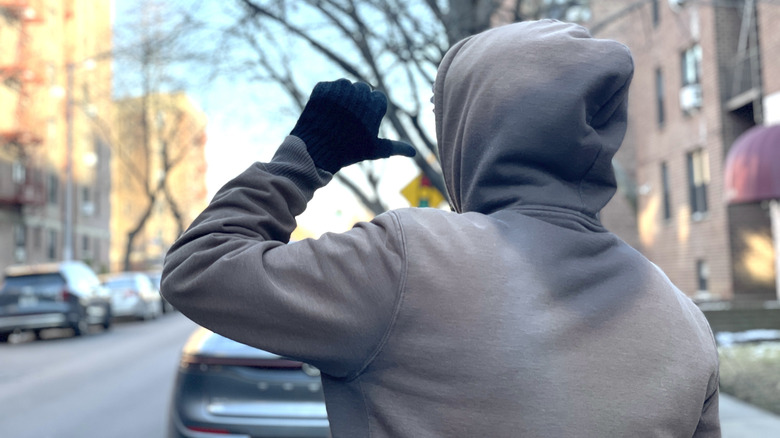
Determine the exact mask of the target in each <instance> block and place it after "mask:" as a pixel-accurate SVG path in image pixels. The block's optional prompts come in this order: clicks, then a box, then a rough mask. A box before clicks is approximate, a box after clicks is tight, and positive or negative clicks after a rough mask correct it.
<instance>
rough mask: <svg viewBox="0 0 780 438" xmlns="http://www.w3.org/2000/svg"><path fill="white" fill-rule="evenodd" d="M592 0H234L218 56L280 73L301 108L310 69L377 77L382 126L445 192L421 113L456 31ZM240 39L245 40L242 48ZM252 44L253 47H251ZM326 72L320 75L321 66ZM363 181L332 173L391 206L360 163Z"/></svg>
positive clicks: (233, 64) (375, 175) (271, 75)
mask: <svg viewBox="0 0 780 438" xmlns="http://www.w3.org/2000/svg"><path fill="white" fill-rule="evenodd" d="M586 3H587V0H565V1H547V0H525V1H523V0H514V1H509V0H450V1H441V0H416V1H410V0H236V2H235V3H234V4H231V8H230V10H231V12H232V13H233V16H234V18H235V20H234V21H233V22H232V24H231V25H229V26H228V27H227V28H225V29H223V35H224V40H223V41H222V44H221V45H220V46H219V49H218V51H217V53H218V54H219V59H218V60H217V62H216V63H217V64H219V65H222V66H228V67H227V68H228V69H231V70H232V71H233V72H236V71H241V72H251V77H250V78H251V79H253V80H258V81H266V82H269V83H274V84H276V85H278V86H279V87H281V89H283V90H284V91H285V92H286V94H287V96H288V97H289V99H290V102H291V103H292V105H293V106H294V107H295V108H296V109H297V110H301V109H302V108H303V106H304V105H305V103H306V98H307V96H308V93H309V91H310V90H311V88H312V87H313V85H314V84H313V83H311V81H312V79H311V76H312V74H311V72H312V70H314V69H316V70H317V71H318V72H320V71H321V72H323V74H325V73H326V72H327V73H328V74H331V75H332V76H333V77H337V76H344V77H349V78H350V79H352V80H359V81H363V82H367V83H369V84H371V85H372V86H373V87H375V88H376V89H379V90H382V91H384V92H385V93H386V94H387V96H388V113H387V116H386V121H387V124H386V125H383V126H385V127H386V129H389V130H391V131H393V132H394V134H395V136H396V137H397V138H399V139H401V140H405V141H408V142H409V143H411V144H413V145H414V146H415V147H416V149H417V151H418V154H417V156H416V157H415V158H414V162H415V164H416V165H417V167H419V169H420V171H421V172H422V173H423V174H424V175H425V176H427V177H428V179H429V180H430V181H431V182H432V184H433V185H434V186H435V187H436V188H437V189H438V190H439V191H440V192H442V193H446V189H445V187H444V180H443V178H442V176H441V170H440V168H439V167H438V160H437V155H438V153H437V149H436V141H435V138H434V133H433V132H432V129H431V128H432V126H431V125H432V123H430V120H426V117H429V115H428V114H425V113H424V109H425V108H430V106H429V105H428V104H427V101H428V100H429V99H430V97H431V95H432V92H431V89H432V85H433V81H434V78H435V74H436V69H437V67H438V64H439V62H440V61H441V59H442V57H443V56H444V54H445V53H446V51H447V49H448V48H449V47H450V46H451V45H452V44H453V43H455V42H457V41H458V40H460V39H462V38H464V37H466V36H469V35H472V34H475V33H478V32H481V31H483V30H485V29H488V28H490V27H491V26H494V25H496V24H501V23H508V22H514V21H520V20H524V19H531V18H539V17H541V16H552V17H554V18H558V17H556V15H558V16H560V15H562V14H565V13H566V11H569V10H572V9H573V8H576V7H582V5H583V4H586ZM237 47H239V48H237ZM247 49H249V50H247ZM321 77H322V76H321ZM359 166H360V168H361V170H362V174H363V176H364V178H363V180H364V181H362V182H358V181H355V180H353V179H352V178H348V177H345V176H344V175H341V174H338V175H336V177H337V178H338V179H339V180H340V181H341V182H342V183H343V184H344V185H345V186H346V187H347V188H348V189H349V190H350V191H352V192H353V193H354V194H355V196H356V197H357V198H358V199H359V200H360V202H361V203H362V204H363V205H364V206H366V207H367V208H368V209H370V210H371V211H373V212H374V213H376V214H378V213H381V212H382V211H385V210H386V209H387V206H386V205H385V203H384V202H383V200H382V199H381V197H380V196H379V192H378V184H379V181H380V180H381V177H382V175H381V174H380V173H379V172H378V171H377V170H376V168H375V166H374V164H373V163H370V162H369V163H361V164H359Z"/></svg>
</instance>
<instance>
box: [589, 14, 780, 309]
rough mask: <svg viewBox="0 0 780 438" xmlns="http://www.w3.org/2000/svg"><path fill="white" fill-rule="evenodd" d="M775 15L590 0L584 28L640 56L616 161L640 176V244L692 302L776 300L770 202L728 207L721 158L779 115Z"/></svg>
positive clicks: (636, 177)
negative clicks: (740, 138)
mask: <svg viewBox="0 0 780 438" xmlns="http://www.w3.org/2000/svg"><path fill="white" fill-rule="evenodd" d="M778 14H780V4H775V3H772V2H762V1H758V2H756V1H753V0H739V1H715V2H704V1H694V0H671V1H670V0H644V1H633V0H632V1H629V0H625V1H612V0H592V1H591V2H590V14H589V15H590V16H589V20H588V21H587V22H586V23H585V25H586V26H587V27H589V28H590V29H591V32H592V33H593V34H594V35H595V36H597V37H602V38H612V39H615V40H618V41H621V42H623V43H625V44H626V45H627V46H628V47H630V49H631V51H632V53H633V55H634V60H635V67H636V69H635V76H634V80H633V84H632V91H631V94H630V98H629V131H628V133H627V136H626V140H625V143H624V148H623V149H624V150H623V151H622V152H621V154H622V155H619V156H618V157H617V160H616V161H617V164H618V166H619V167H622V168H625V169H627V174H628V175H629V176H630V177H631V178H630V179H631V180H632V181H634V182H635V187H636V214H637V215H636V219H637V225H638V226H637V230H638V241H637V244H636V247H637V249H639V250H640V251H642V252H643V253H644V254H645V255H647V256H648V257H649V258H650V259H651V260H652V261H654V262H655V263H656V264H658V265H659V266H660V267H661V268H662V269H663V270H664V271H665V272H666V273H667V274H668V275H669V277H670V278H671V280H672V281H673V282H675V283H676V284H677V285H678V286H679V287H680V288H681V289H682V290H683V291H685V292H686V293H687V294H689V295H690V296H691V297H693V298H695V299H700V300H718V299H735V300H756V299H758V300H763V299H773V298H774V297H775V290H774V284H775V275H776V274H775V272H774V271H775V269H774V265H773V264H774V257H775V255H774V251H773V249H772V235H771V229H770V222H769V215H768V212H767V208H766V205H764V204H761V203H750V204H739V205H731V206H729V205H727V204H726V202H725V198H724V160H725V157H726V154H727V153H728V151H729V148H730V147H731V145H732V144H733V143H734V140H735V139H736V138H737V137H738V136H739V135H740V134H741V133H743V132H745V131H746V130H747V129H749V128H750V127H752V126H754V125H756V124H762V123H778V122H780V120H779V119H780V61H779V60H778V57H777V56H773V55H772V54H776V53H778V49H780V47H779V46H778V40H779V39H780V38H779V37H778V36H777V34H776V32H775V31H774V30H773V27H772V26H773V23H777V20H778V18H780V15H778ZM608 213H609V212H605V214H608ZM605 223H607V221H606V218H605ZM627 240H629V239H627Z"/></svg>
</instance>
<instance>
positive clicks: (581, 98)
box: [162, 20, 720, 438]
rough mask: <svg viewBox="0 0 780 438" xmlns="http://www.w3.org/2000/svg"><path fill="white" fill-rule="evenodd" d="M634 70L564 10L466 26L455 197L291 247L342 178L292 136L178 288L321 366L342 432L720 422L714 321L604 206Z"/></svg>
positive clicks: (204, 244) (179, 295)
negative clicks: (620, 231) (622, 232)
mask: <svg viewBox="0 0 780 438" xmlns="http://www.w3.org/2000/svg"><path fill="white" fill-rule="evenodd" d="M632 73H633V61H632V58H631V55H630V53H629V51H628V50H627V49H626V47H624V46H623V45H621V44H618V43H616V42H613V41H606V40H599V39H594V38H591V37H590V35H589V34H588V32H587V30H585V29H584V28H582V27H579V26H575V25H571V24H565V23H561V22H557V21H552V20H544V21H539V22H523V23H518V24H513V25H508V26H504V27H500V28H496V29H493V30H489V31H486V32H484V33H481V34H478V35H476V36H473V37H470V38H468V39H466V40H464V41H461V42H460V43H458V44H456V45H455V46H454V47H453V48H452V49H451V50H450V51H449V52H448V53H447V55H446V56H445V58H444V60H443V62H442V63H441V66H440V69H439V72H438V76H437V78H436V85H435V92H434V101H435V108H436V109H435V111H436V132H437V136H438V142H439V149H440V153H441V162H442V167H443V172H444V177H445V180H446V182H447V187H448V191H449V196H450V198H451V200H452V204H453V207H454V209H455V210H456V211H455V212H449V211H442V210H438V209H401V210H395V211H391V212H388V213H385V214H382V215H379V216H377V217H376V218H375V219H373V220H372V221H371V222H366V223H359V224H357V225H355V227H354V228H353V229H351V230H350V231H348V232H345V233H339V234H335V233H332V234H325V235H323V236H322V237H321V238H319V239H306V240H303V241H298V242H294V243H288V240H289V237H290V234H291V233H292V231H293V229H294V228H295V226H296V223H295V217H296V215H298V214H300V213H301V212H303V210H304V209H305V207H306V203H307V202H308V201H309V200H310V199H311V197H312V195H313V193H314V191H315V190H316V189H317V188H319V187H321V186H323V185H325V184H326V183H327V182H328V181H329V180H330V178H331V177H332V175H330V174H329V173H327V172H325V171H322V170H320V169H317V168H315V166H314V164H313V162H312V160H311V158H310V157H309V155H308V154H307V152H306V147H305V144H304V143H303V142H302V141H301V140H300V139H299V138H296V137H293V136H290V137H288V138H287V139H285V141H284V142H283V143H282V145H281V146H280V148H279V150H278V151H277V153H276V155H275V156H274V158H273V159H272V160H271V162H269V163H255V164H254V165H252V166H251V167H250V168H249V169H247V170H246V171H245V172H244V173H242V174H240V175H239V176H237V177H236V178H235V179H234V180H232V181H230V182H229V183H227V184H226V185H225V186H224V187H223V188H222V189H221V190H220V191H219V192H218V193H217V195H216V196H215V197H214V199H213V201H212V202H211V204H210V205H209V206H208V207H207V208H206V210H205V211H204V212H203V213H202V214H201V215H200V216H199V217H198V218H197V219H196V220H195V221H194V223H193V224H192V226H191V227H190V228H189V229H188V230H187V231H186V233H184V234H183V235H182V237H181V238H180V239H179V240H178V241H177V242H176V243H175V244H174V245H173V247H172V248H171V249H170V251H169V253H168V255H167V258H166V263H165V268H164V272H163V281H162V291H163V295H164V296H165V298H166V299H168V300H169V301H170V302H171V303H172V304H173V305H174V306H176V307H177V308H178V309H180V310H181V311H182V312H183V313H184V314H185V315H187V316H188V317H190V318H191V319H192V320H194V321H195V322H197V323H198V324H201V325H203V326H205V327H207V328H210V329H212V330H214V331H216V332H218V333H221V334H223V335H225V336H227V337H230V338H232V339H235V340H237V341H239V342H243V343H246V344H249V345H252V346H255V347H258V348H262V349H265V350H269V351H272V352H275V353H277V354H281V355H285V356H290V357H293V358H297V359H299V360H302V361H305V362H309V363H311V364H313V365H315V366H317V367H318V368H320V370H321V371H322V373H323V374H322V376H323V384H324V390H325V397H326V404H327V409H328V415H329V419H330V422H331V429H332V432H333V436H334V437H374V438H384V437H415V438H417V437H556V438H559V437H593V438H603V437H627V436H631V437H680V438H682V437H693V436H695V437H718V436H720V432H719V421H718V357H717V351H716V346H715V342H714V340H713V337H712V333H711V331H710V328H709V326H708V324H707V321H706V320H705V318H704V317H703V315H702V313H701V312H700V311H699V309H698V308H697V307H696V306H695V305H694V303H693V302H691V300H690V299H688V298H687V297H686V296H685V295H684V294H682V293H681V292H680V291H679V290H678V289H677V288H676V287H675V286H674V285H673V284H672V283H671V282H670V281H669V280H668V278H667V277H666V276H665V275H664V273H663V272H661V271H660V270H659V269H658V268H657V267H656V266H655V265H653V264H652V263H651V262H649V261H648V260H647V259H646V258H645V257H643V256H642V255H641V254H640V253H638V252H637V251H635V250H634V249H633V248H631V247H630V246H628V245H627V244H625V243H624V242H623V241H621V240H620V239H619V238H618V237H617V236H615V235H614V234H612V233H610V232H609V231H607V230H606V229H604V227H603V226H602V225H601V223H600V221H599V218H598V212H599V210H600V209H601V208H602V207H603V206H604V205H605V204H606V203H607V201H608V200H609V199H610V198H611V197H612V195H613V194H614V192H615V189H616V184H615V178H614V175H613V171H612V166H611V159H612V156H613V154H614V153H615V151H616V150H617V149H618V147H619V145H620V143H621V141H622V139H623V135H624V132H625V128H626V98H627V93H628V87H629V83H630V80H631V76H632Z"/></svg>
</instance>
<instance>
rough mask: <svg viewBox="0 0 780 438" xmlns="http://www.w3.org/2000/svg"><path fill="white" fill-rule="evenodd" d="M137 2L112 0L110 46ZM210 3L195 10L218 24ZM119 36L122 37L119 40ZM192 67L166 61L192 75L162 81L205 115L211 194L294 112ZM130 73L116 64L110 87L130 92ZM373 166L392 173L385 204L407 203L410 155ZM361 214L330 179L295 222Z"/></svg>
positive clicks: (271, 141) (317, 73)
mask: <svg viewBox="0 0 780 438" xmlns="http://www.w3.org/2000/svg"><path fill="white" fill-rule="evenodd" d="M143 3H147V2H145V0H115V12H116V15H115V26H116V27H117V36H115V40H116V41H115V46H117V47H118V46H121V45H122V44H127V43H126V40H128V39H129V40H132V39H133V38H134V37H136V35H135V34H134V33H130V34H129V36H128V33H127V32H122V31H121V29H122V26H123V25H124V24H126V23H127V22H128V20H133V19H135V20H138V19H139V18H138V14H137V13H136V14H134V13H132V12H130V11H132V10H137V7H138V5H139V4H143ZM183 3H184V4H189V3H191V2H183ZM167 4H169V5H170V4H182V2H177V1H170V2H167ZM214 4H215V3H208V5H209V6H210V7H209V8H208V11H206V10H203V11H200V10H199V11H198V12H204V14H203V15H204V16H206V15H207V16H208V17H209V20H214V23H215V24H218V23H219V20H230V18H229V17H226V16H225V15H223V14H222V13H221V12H220V8H218V7H214V6H213V5H214ZM212 8H213V9H212ZM142 18H143V17H142ZM131 24H132V22H131ZM123 38H124V39H125V41H120V39H123ZM211 42H212V41H200V42H198V44H201V45H204V44H206V45H207V44H209V43H211ZM192 68H193V67H192V66H177V65H169V66H168V67H167V69H168V71H169V72H171V76H174V77H185V78H186V77H188V76H192V73H195V74H194V77H196V78H198V80H196V81H189V80H188V81H185V82H184V83H176V84H175V85H165V86H169V87H172V88H184V89H185V90H186V91H187V93H188V94H189V95H190V97H191V98H192V100H193V101H194V102H196V103H197V104H198V105H199V106H200V107H201V108H202V109H203V111H204V112H205V113H206V115H207V117H208V143H207V149H206V155H207V156H206V158H207V161H208V174H207V185H208V188H209V192H210V193H211V194H213V193H214V192H215V191H216V190H217V189H218V188H219V187H220V186H221V185H222V184H224V183H225V182H226V181H228V180H229V179H230V178H232V177H233V176H235V175H236V174H238V173H239V172H241V171H243V170H244V169H246V168H247V167H248V166H249V165H250V164H251V163H253V162H254V161H268V160H270V159H271V157H272V156H273V153H274V151H275V150H276V148H277V147H278V145H279V143H281V141H282V140H283V139H284V137H285V136H286V135H287V134H288V132H289V131H290V129H291V128H292V127H293V126H294V124H295V121H296V119H297V111H296V110H295V109H294V107H293V106H292V105H290V103H289V101H288V100H287V97H286V95H285V94H283V93H282V92H281V91H279V90H278V89H277V88H276V87H274V86H270V85H267V84H263V83H258V82H250V81H248V80H247V79H246V76H242V75H235V76H231V77H227V76H223V77H217V78H216V79H215V80H211V81H202V80H201V79H202V77H203V76H204V75H205V74H206V73H208V72H207V71H205V70H203V71H193V70H192ZM201 68H202V69H207V68H208V66H200V67H196V70H199V69H201ZM188 69H190V70H188ZM311 71H312V73H310V74H309V75H308V76H307V77H306V80H307V81H308V82H309V84H310V85H311V86H313V84H314V83H316V82H317V81H319V80H333V79H336V77H331V76H329V74H328V72H326V71H323V70H322V69H319V70H317V69H316V68H312V69H311ZM132 75H133V73H132V71H130V70H128V69H124V70H123V69H122V68H121V66H117V68H115V76H116V77H115V81H116V82H117V84H116V85H115V90H119V89H123V90H124V91H123V92H124V93H130V94H132V90H133V87H134V86H133V85H132V84H133V83H134V81H136V82H137V79H133V77H132ZM136 76H137V74H136ZM128 84H130V85H129V87H128ZM165 86H164V87H165ZM120 94H121V93H120ZM377 166H379V169H380V170H381V171H383V172H385V174H387V175H392V176H393V177H392V178H385V179H383V183H382V185H381V186H380V189H381V192H382V196H383V199H384V200H385V202H387V203H388V204H389V206H390V207H391V208H400V207H407V206H408V203H407V202H406V200H405V199H404V198H403V197H402V196H401V195H400V189H401V188H402V187H403V186H404V185H406V183H407V182H409V181H411V180H412V179H413V178H414V177H415V176H416V174H417V170H416V167H415V166H414V165H413V164H412V162H411V160H408V159H405V158H391V159H389V160H382V162H379V163H377ZM342 172H343V173H345V174H346V175H353V176H355V177H356V178H358V179H359V175H360V172H359V170H358V169H355V168H348V169H345V170H344V171H342ZM366 218H368V216H367V215H366V213H365V212H364V210H363V208H362V207H361V206H360V204H359V203H358V202H357V201H356V200H355V199H354V197H353V196H352V194H351V193H350V192H349V191H348V190H347V189H345V188H344V187H342V186H341V185H340V184H338V183H331V184H329V185H328V186H327V187H326V188H324V189H321V190H320V191H318V192H317V194H316V195H315V198H314V200H313V201H312V202H311V203H310V204H309V207H308V209H307V211H306V212H305V213H304V214H303V215H302V216H301V217H300V218H299V224H300V225H301V226H302V227H304V228H306V229H307V230H310V231H311V232H312V234H314V235H319V234H321V233H322V232H325V231H342V230H345V229H348V228H349V227H350V226H351V225H352V223H354V221H355V220H357V219H366Z"/></svg>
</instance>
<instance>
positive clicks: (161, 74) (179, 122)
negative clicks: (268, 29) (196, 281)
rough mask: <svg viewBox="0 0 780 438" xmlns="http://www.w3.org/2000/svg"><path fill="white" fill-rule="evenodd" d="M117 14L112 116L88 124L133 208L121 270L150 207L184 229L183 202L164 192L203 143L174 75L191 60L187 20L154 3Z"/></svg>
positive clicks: (198, 124)
mask: <svg viewBox="0 0 780 438" xmlns="http://www.w3.org/2000/svg"><path fill="white" fill-rule="evenodd" d="M123 13H124V14H125V16H124V17H123V19H122V21H121V23H120V25H119V26H118V27H117V29H116V30H115V32H116V40H117V41H118V45H117V47H115V51H114V56H115V63H116V65H117V66H119V68H118V69H117V73H116V82H117V83H116V85H115V90H114V94H115V95H117V99H116V105H115V112H116V114H115V117H114V119H113V120H103V119H100V118H95V119H93V121H94V123H95V124H96V126H97V127H98V128H99V129H100V132H101V134H102V135H103V136H104V137H105V138H107V139H108V140H109V142H110V143H111V145H112V150H113V153H114V157H115V159H116V160H117V162H118V163H119V167H118V171H119V174H121V175H122V176H123V177H124V178H126V179H127V181H126V183H127V184H129V185H131V186H132V188H133V193H134V194H135V196H133V197H132V201H131V202H139V203H140V204H139V205H133V207H132V218H131V222H132V223H131V225H130V226H129V228H128V229H127V233H126V236H125V237H126V240H125V244H124V253H123V261H122V265H123V269H125V270H129V269H131V268H134V266H133V260H132V255H133V253H134V251H135V249H136V246H137V239H138V237H139V236H142V235H143V234H144V231H145V230H146V227H147V225H148V224H149V220H150V218H151V217H152V216H153V213H154V209H155V206H157V205H161V204H162V205H165V206H167V209H163V210H167V211H169V212H170V214H171V215H172V216H173V219H174V221H175V223H176V227H177V229H178V231H179V234H180V233H181V232H183V230H184V228H185V227H186V226H187V225H188V224H187V223H185V222H186V221H187V220H189V219H190V218H187V217H186V215H185V214H184V213H183V211H182V204H183V203H186V202H188V200H186V199H183V198H182V195H181V194H176V193H174V190H172V188H171V183H172V181H171V174H172V173H173V172H175V170H176V169H177V168H178V167H179V166H180V165H181V164H182V163H183V162H185V160H186V159H187V157H188V155H189V154H190V153H192V152H194V151H195V149H196V148H197V147H200V146H202V144H203V143H204V140H203V138H204V135H205V132H204V129H205V121H203V120H198V117H197V116H196V115H194V114H193V112H192V111H187V109H186V102H185V100H186V99H184V97H183V96H184V95H183V93H181V92H179V91H178V90H179V89H182V88H185V87H186V85H187V84H186V83H183V82H182V81H181V78H182V77H186V75H181V74H178V73H177V72H176V69H177V68H179V69H180V68H181V66H182V65H183V64H185V63H187V62H191V56H192V53H193V49H192V48H191V47H189V43H190V42H191V40H190V39H189V36H190V35H191V33H192V32H193V31H194V30H195V27H194V26H193V25H192V23H191V22H189V21H188V17H187V15H186V14H180V13H178V11H176V10H173V9H170V8H168V7H166V5H165V4H164V3H162V2H158V1H143V2H140V3H139V4H138V5H136V9H133V10H127V11H123ZM139 195H140V196H139ZM144 268H145V267H144Z"/></svg>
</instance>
